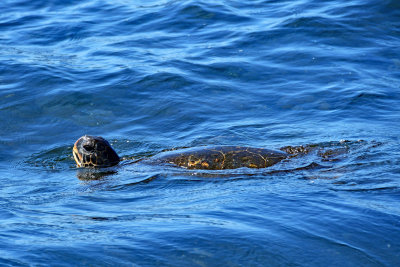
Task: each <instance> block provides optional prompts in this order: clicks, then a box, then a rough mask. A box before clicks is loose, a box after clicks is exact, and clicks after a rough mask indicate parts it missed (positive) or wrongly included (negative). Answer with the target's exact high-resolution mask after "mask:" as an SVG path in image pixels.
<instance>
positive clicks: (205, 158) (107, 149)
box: [73, 135, 289, 170]
mask: <svg viewBox="0 0 400 267" xmlns="http://www.w3.org/2000/svg"><path fill="white" fill-rule="evenodd" d="M73 155H74V159H75V161H76V163H77V166H78V167H110V166H114V165H117V164H118V163H119V161H120V158H119V157H118V155H117V153H116V152H115V151H114V149H113V148H112V147H111V145H110V144H109V143H108V142H107V140H105V139H104V138H102V137H99V136H88V135H85V136H82V137H81V138H79V139H78V140H77V141H76V142H75V144H74V147H73ZM288 155H289V154H288V153H285V152H282V151H275V150H269V149H262V148H251V147H240V146H216V147H198V148H189V149H182V150H174V151H169V152H164V153H161V154H159V155H156V156H154V157H153V158H150V159H146V160H145V161H147V162H152V163H154V162H157V163H167V164H173V165H176V166H179V167H183V168H187V169H207V170H224V169H236V168H241V167H247V168H266V167H269V166H272V165H274V164H276V163H277V162H279V161H281V160H283V159H285V158H288V157H289V156H288Z"/></svg>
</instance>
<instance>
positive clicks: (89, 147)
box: [83, 145, 93, 152]
mask: <svg viewBox="0 0 400 267" xmlns="http://www.w3.org/2000/svg"><path fill="white" fill-rule="evenodd" d="M83 148H84V149H85V150H86V151H89V152H90V151H93V147H92V146H89V145H83Z"/></svg>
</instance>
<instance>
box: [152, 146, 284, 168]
mask: <svg viewBox="0 0 400 267" xmlns="http://www.w3.org/2000/svg"><path fill="white" fill-rule="evenodd" d="M287 157H288V154H286V153H285V152H282V151H275V150H269V149H262V148H252V147H240V146H216V147H198V148H189V149H183V150H177V151H170V152H165V153H162V154H160V155H158V156H155V160H157V161H160V162H164V163H170V164H173V165H176V166H180V167H183V168H187V169H206V170H224V169H236V168H242V167H247V168H266V167H270V166H272V165H274V164H276V163H278V162H279V161H281V160H283V159H285V158H287Z"/></svg>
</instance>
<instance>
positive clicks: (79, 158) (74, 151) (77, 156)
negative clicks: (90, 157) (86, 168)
mask: <svg viewBox="0 0 400 267" xmlns="http://www.w3.org/2000/svg"><path fill="white" fill-rule="evenodd" d="M77 142H78V141H76V143H77ZM76 143H75V144H74V148H73V149H72V154H73V155H74V159H75V162H76V165H77V166H78V167H82V155H81V154H80V153H79V152H78V148H76Z"/></svg>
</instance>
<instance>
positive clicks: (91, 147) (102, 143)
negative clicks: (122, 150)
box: [72, 135, 119, 168]
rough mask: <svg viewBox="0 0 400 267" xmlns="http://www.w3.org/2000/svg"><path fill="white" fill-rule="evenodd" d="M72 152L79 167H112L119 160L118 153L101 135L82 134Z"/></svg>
mask: <svg viewBox="0 0 400 267" xmlns="http://www.w3.org/2000/svg"><path fill="white" fill-rule="evenodd" d="M72 153H73V155H74V159H75V161H76V164H77V165H78V167H98V168H101V167H111V166H114V165H117V164H118V162H119V157H118V155H117V153H116V152H115V151H114V149H113V148H112V147H111V145H110V144H109V143H108V142H107V140H106V139H104V138H103V137H100V136H89V135H85V136H82V137H81V138H79V139H78V140H77V141H76V142H75V144H74V148H73V149H72Z"/></svg>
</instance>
